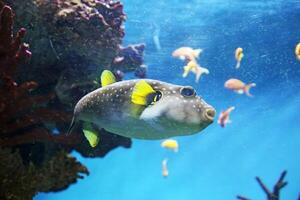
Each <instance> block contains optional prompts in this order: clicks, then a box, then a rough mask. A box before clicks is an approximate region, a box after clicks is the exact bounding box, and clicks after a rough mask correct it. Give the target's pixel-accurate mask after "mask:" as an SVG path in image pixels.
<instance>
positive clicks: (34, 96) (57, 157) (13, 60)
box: [0, 1, 131, 199]
mask: <svg viewBox="0 0 300 200" xmlns="http://www.w3.org/2000/svg"><path fill="white" fill-rule="evenodd" d="M115 5H117V4H115ZM110 23H112V22H110ZM13 24H14V14H13V12H12V9H11V8H10V7H9V6H5V4H4V3H3V2H2V1H0V91H1V96H0V130H1V131H0V180H1V181H0V199H32V197H33V196H34V195H35V194H36V193H37V192H49V191H59V190H63V189H65V188H67V187H68V186H69V185H70V184H72V183H74V182H76V180H77V179H78V178H83V176H82V175H81V174H88V170H87V169H86V168H85V167H84V166H83V165H82V164H80V163H79V162H77V161H76V160H75V159H74V158H72V157H70V156H69V155H68V153H69V152H70V151H72V150H77V151H78V152H79V153H81V154H82V155H83V156H89V157H96V156H97V157H103V156H105V155H106V154H107V153H108V152H109V151H111V150H112V149H114V148H116V147H118V146H123V147H125V148H129V147H130V146H131V140H130V139H128V138H124V137H121V136H116V135H114V134H111V133H104V134H103V135H102V141H103V145H101V146H100V145H99V147H97V148H96V149H91V148H89V146H88V143H87V142H86V140H85V139H84V138H83V134H82V133H81V132H75V133H74V134H72V135H70V136H67V135H65V134H63V130H65V129H67V127H68V126H69V123H70V120H71V117H72V112H70V111H69V110H68V108H67V107H65V106H64V105H63V104H61V102H60V101H59V100H58V98H57V95H56V93H55V91H54V87H53V86H54V85H55V84H56V82H55V84H52V87H49V86H48V85H45V84H44V83H45V82H43V81H42V84H40V82H39V81H36V80H35V79H34V78H36V77H39V76H37V75H36V76H32V78H33V79H26V80H25V77H26V76H23V75H24V73H23V72H26V73H25V74H28V73H29V74H30V73H31V71H30V69H31V68H29V64H28V63H30V64H31V62H29V61H30V60H32V58H34V57H36V56H35V55H34V54H33V55H32V53H31V51H30V50H29V45H28V44H25V43H23V42H22V39H23V38H24V37H25V34H26V32H27V31H26V29H24V28H21V29H20V30H19V31H18V33H17V34H16V35H14V34H13ZM26 35H27V34H26ZM25 63H27V64H25ZM21 66H22V67H21ZM38 72H40V73H41V71H40V70H38V71H37V72H35V73H38ZM58 76H59V73H58V74H56V77H58ZM27 80H35V81H27ZM86 92H87V91H86ZM53 130H56V132H57V131H58V132H59V133H60V134H54V133H53V132H55V131H53Z"/></svg>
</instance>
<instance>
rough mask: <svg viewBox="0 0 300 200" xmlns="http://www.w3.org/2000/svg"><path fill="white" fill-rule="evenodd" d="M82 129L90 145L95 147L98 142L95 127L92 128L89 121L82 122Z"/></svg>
mask: <svg viewBox="0 0 300 200" xmlns="http://www.w3.org/2000/svg"><path fill="white" fill-rule="evenodd" d="M82 131H83V133H84V136H85V138H86V139H87V140H88V142H89V144H90V145H91V147H93V148H94V147H96V146H97V145H98V143H99V133H98V132H97V131H96V130H95V129H93V127H92V126H91V124H89V123H85V124H84V127H83V130H82Z"/></svg>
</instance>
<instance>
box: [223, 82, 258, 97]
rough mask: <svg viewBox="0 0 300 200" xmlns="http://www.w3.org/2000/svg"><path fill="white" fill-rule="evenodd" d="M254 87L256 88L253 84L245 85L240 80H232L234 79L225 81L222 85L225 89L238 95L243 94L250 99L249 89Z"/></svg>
mask: <svg viewBox="0 0 300 200" xmlns="http://www.w3.org/2000/svg"><path fill="white" fill-rule="evenodd" d="M255 86H256V84H255V83H249V84H245V83H244V82H242V81H241V80H238V79H234V78H231V79H229V80H227V81H226V82H225V84H224V87H225V88H227V89H229V90H233V91H235V92H237V93H239V94H244V93H245V94H246V95H247V96H249V97H252V95H251V94H250V89H251V88H252V87H255Z"/></svg>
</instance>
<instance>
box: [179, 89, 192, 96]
mask: <svg viewBox="0 0 300 200" xmlns="http://www.w3.org/2000/svg"><path fill="white" fill-rule="evenodd" d="M180 94H181V95H182V96H185V97H194V96H195V95H196V91H195V90H194V88H192V87H183V88H181V90H180Z"/></svg>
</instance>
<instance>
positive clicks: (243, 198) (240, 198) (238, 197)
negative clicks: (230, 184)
mask: <svg viewBox="0 0 300 200" xmlns="http://www.w3.org/2000/svg"><path fill="white" fill-rule="evenodd" d="M236 198H237V199H239V200H251V199H248V198H246V197H243V196H240V195H237V196H236Z"/></svg>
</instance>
